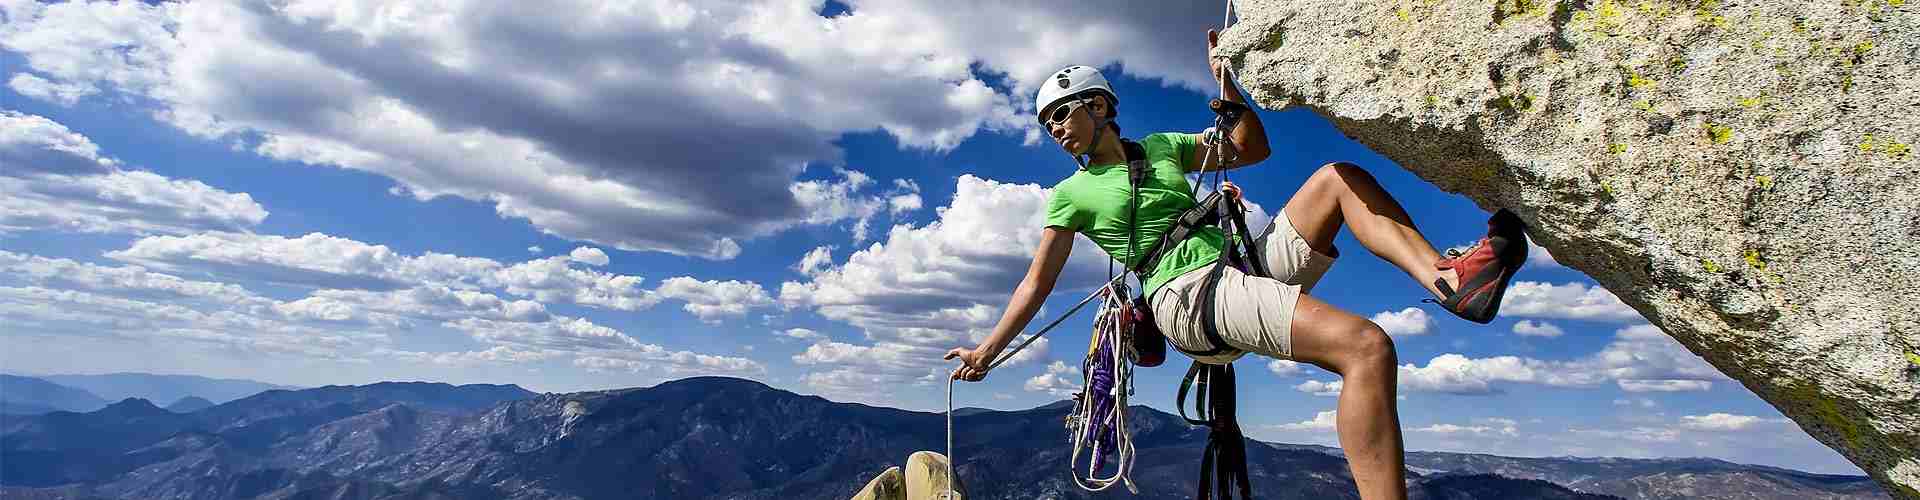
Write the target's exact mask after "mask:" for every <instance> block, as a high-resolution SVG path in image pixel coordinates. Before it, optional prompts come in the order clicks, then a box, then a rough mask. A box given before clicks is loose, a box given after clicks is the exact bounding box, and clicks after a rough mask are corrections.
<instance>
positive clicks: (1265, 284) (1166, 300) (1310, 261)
mask: <svg viewBox="0 0 1920 500" xmlns="http://www.w3.org/2000/svg"><path fill="white" fill-rule="evenodd" d="M1254 246H1255V247H1256V249H1255V258H1259V259H1263V260H1264V261H1265V262H1266V264H1267V269H1268V270H1269V271H1272V272H1273V276H1274V277H1273V278H1262V277H1258V276H1250V275H1247V274H1246V273H1242V272H1240V270H1238V269H1234V268H1233V266H1227V267H1226V269H1223V270H1222V271H1221V275H1220V289H1219V292H1218V295H1216V296H1215V297H1214V310H1213V311H1212V312H1213V315H1214V324H1215V325H1216V326H1217V327H1218V328H1219V333H1220V337H1221V338H1222V339H1224V340H1226V341H1227V345H1229V346H1232V347H1233V348H1235V349H1238V350H1240V351H1242V352H1235V353H1222V354H1219V355H1213V356H1192V357H1193V358H1194V359H1196V360H1199V361H1200V362H1203V363H1209V364H1227V363H1232V362H1233V360H1235V359H1239V358H1240V356H1243V355H1245V354H1246V353H1247V352H1256V353H1260V354H1264V355H1267V356H1270V357H1274V358H1278V359H1291V358H1292V357H1293V308H1294V305H1295V304H1297V303H1298V302H1299V301H1300V294H1303V293H1307V291H1309V290H1312V289H1313V285H1314V284H1315V283H1318V282H1319V281H1320V277H1322V276H1325V275H1326V273H1327V269H1328V268H1330V267H1333V260H1334V257H1333V256H1328V255H1324V254H1321V253H1320V252H1316V251H1314V250H1313V248H1312V247H1310V246H1308V245H1307V240H1306V239H1305V238H1302V237H1300V232H1299V231H1296V230H1295V229H1294V228H1293V221H1290V220H1287V216H1286V213H1285V212H1281V213H1280V214H1278V215H1277V216H1275V217H1274V219H1273V223H1272V224H1268V225H1267V230H1266V233H1265V234H1261V235H1260V238H1259V239H1258V240H1256V241H1254ZM1333 253H1334V254H1335V255H1339V253H1340V252H1339V251H1338V250H1337V249H1336V250H1334V252H1333ZM1212 270H1213V266H1205V267H1201V268H1199V269H1195V270H1192V271H1188V272H1187V273H1186V274H1182V275H1180V276H1178V277H1175V278H1174V279H1173V280H1171V281H1168V282H1167V284H1166V285H1165V286H1162V287H1160V289H1159V290H1155V291H1154V292H1153V297H1152V299H1151V300H1150V301H1149V303H1150V304H1152V307H1153V318H1154V325H1155V326H1158V327H1160V331H1161V332H1163V333H1165V334H1166V336H1167V340H1170V341H1172V342H1173V345H1174V346H1176V347H1179V348H1180V349H1183V350H1187V351H1196V352H1198V351H1207V350H1211V349H1212V346H1213V343H1212V342H1209V341H1208V340H1207V334H1206V333H1204V332H1203V331H1201V323H1200V314H1201V312H1202V311H1200V310H1199V307H1198V306H1199V304H1200V293H1201V292H1203V291H1205V290H1206V287H1204V286H1201V285H1204V284H1205V283H1206V278H1207V273H1209V272H1211V271H1212Z"/></svg>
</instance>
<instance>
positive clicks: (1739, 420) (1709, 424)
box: [1680, 413, 1789, 432]
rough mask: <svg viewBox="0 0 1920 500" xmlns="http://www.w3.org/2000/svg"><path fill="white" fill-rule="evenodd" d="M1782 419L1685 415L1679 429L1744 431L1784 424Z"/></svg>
mask: <svg viewBox="0 0 1920 500" xmlns="http://www.w3.org/2000/svg"><path fill="white" fill-rule="evenodd" d="M1788 422H1789V421H1788V420H1787V419H1784V418H1763V417H1756V416H1753V415H1734V414H1730V413H1709V414H1706V415H1685V416H1682V417H1680V427H1682V428H1686V429H1692V430H1697V431H1716V432H1730V431H1744V430H1750V429H1755V428H1758V427H1760V426H1762V425H1768V424H1785V423H1788Z"/></svg>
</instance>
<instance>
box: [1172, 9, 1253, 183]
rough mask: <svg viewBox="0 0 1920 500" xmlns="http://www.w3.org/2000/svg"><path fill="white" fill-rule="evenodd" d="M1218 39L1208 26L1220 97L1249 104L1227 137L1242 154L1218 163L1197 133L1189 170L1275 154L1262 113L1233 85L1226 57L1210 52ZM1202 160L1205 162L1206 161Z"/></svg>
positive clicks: (1237, 164)
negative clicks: (1268, 140) (1196, 143)
mask: <svg viewBox="0 0 1920 500" xmlns="http://www.w3.org/2000/svg"><path fill="white" fill-rule="evenodd" d="M1218 43H1219V34H1218V33H1215V32H1214V31H1213V30H1207V49H1208V50H1207V52H1208V54H1210V55H1209V57H1208V58H1207V63H1208V65H1209V66H1210V67H1212V69H1213V79H1214V81H1216V82H1219V83H1220V100H1223V101H1227V102H1234V103H1239V104H1242V105H1246V106H1247V111H1246V112H1245V113H1241V114H1240V121H1239V123H1238V124H1236V125H1234V127H1233V131H1232V132H1231V133H1229V134H1227V140H1229V141H1231V142H1232V143H1233V149H1234V151H1236V152H1238V153H1239V155H1238V157H1237V158H1236V159H1235V160H1234V161H1233V162H1232V163H1229V164H1226V165H1216V164H1214V160H1216V159H1217V158H1216V157H1215V156H1214V155H1213V146H1210V145H1208V144H1207V142H1206V137H1205V135H1204V134H1194V140H1195V142H1198V143H1199V145H1198V146H1196V147H1194V148H1193V152H1192V153H1190V156H1188V157H1187V158H1186V160H1187V161H1186V165H1187V171H1188V172H1211V171H1216V170H1231V169H1235V168H1240V167H1244V166H1247V165H1252V164H1255V163H1259V162H1260V160H1265V159H1267V156H1269V155H1272V154H1273V150H1272V149H1271V148H1269V147H1268V146H1267V129H1266V127H1265V126H1263V125H1261V123H1260V115H1259V114H1258V113H1254V112H1253V106H1252V105H1251V104H1248V102H1247V98H1246V96H1244V95H1242V94H1241V93H1240V88H1239V87H1238V86H1236V85H1234V83H1233V73H1232V71H1231V70H1230V68H1229V67H1228V65H1227V59H1226V57H1225V56H1213V55H1211V54H1212V53H1213V49H1214V48H1215V47H1216V45H1217V44H1218ZM1203 161H1204V162H1206V163H1204V164H1203V163H1202V162H1203Z"/></svg>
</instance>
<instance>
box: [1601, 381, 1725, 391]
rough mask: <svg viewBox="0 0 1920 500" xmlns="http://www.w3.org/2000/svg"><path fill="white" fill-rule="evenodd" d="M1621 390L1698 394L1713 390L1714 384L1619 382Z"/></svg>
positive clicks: (1702, 382) (1706, 382)
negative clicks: (1698, 392)
mask: <svg viewBox="0 0 1920 500" xmlns="http://www.w3.org/2000/svg"><path fill="white" fill-rule="evenodd" d="M1615 382H1616V383H1618V384H1619V385H1620V390H1623V391H1627V392H1697V391H1705V390H1710V389H1713V382H1708V381H1705V380H1618V381H1615Z"/></svg>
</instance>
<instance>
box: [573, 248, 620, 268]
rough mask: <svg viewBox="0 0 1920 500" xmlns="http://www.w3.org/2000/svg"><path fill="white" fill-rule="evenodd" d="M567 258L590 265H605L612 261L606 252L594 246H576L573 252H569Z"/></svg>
mask: <svg viewBox="0 0 1920 500" xmlns="http://www.w3.org/2000/svg"><path fill="white" fill-rule="evenodd" d="M567 258H568V259H570V260H572V261H574V262H578V263H581V264H586V265H589V266H604V265H607V263H608V262H611V260H610V259H608V258H607V253H606V252H603V251H601V250H600V249H598V248H593V247H580V248H575V249H573V251H572V252H568V253H567Z"/></svg>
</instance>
